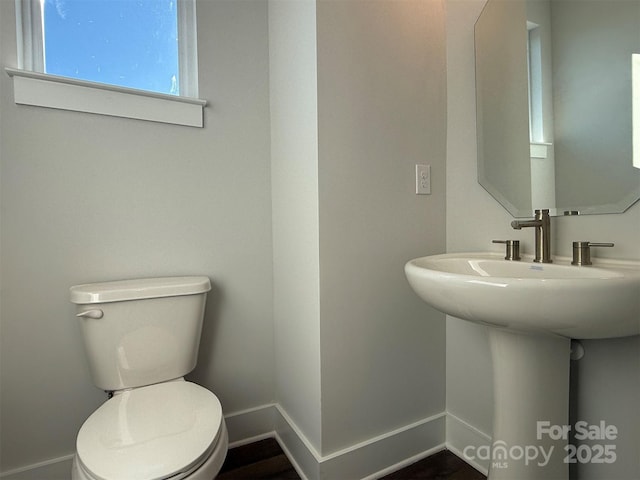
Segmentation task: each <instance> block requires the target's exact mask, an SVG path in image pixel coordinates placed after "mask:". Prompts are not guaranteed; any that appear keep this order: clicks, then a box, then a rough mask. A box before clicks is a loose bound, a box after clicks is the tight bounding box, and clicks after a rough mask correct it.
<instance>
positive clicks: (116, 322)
mask: <svg viewBox="0 0 640 480" xmlns="http://www.w3.org/2000/svg"><path fill="white" fill-rule="evenodd" d="M209 290H211V283H210V282H209V278H207V277H200V276H198V277H195V276H194V277H165V278H145V279H138V280H121V281H115V282H104V283H92V284H85V285H77V286H74V287H71V289H70V296H71V302H73V303H75V304H76V315H77V316H78V318H79V319H80V325H81V329H82V335H83V338H84V345H85V350H86V353H87V357H88V360H89V366H90V369H91V374H92V376H93V382H94V383H95V384H96V386H97V387H99V388H101V389H103V390H107V391H113V390H121V389H125V388H134V387H141V386H145V385H152V384H154V383H160V382H165V381H167V380H171V379H174V378H179V377H182V376H184V375H186V374H187V373H189V372H190V371H191V370H193V369H194V368H195V366H196V362H197V356H198V346H199V344H200V332H201V330H202V319H203V315H204V306H205V302H206V296H207V292H208V291H209Z"/></svg>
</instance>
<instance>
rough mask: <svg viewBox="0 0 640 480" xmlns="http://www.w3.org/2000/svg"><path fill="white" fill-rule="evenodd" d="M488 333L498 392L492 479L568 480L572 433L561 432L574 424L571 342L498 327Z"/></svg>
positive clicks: (495, 398)
mask: <svg viewBox="0 0 640 480" xmlns="http://www.w3.org/2000/svg"><path fill="white" fill-rule="evenodd" d="M489 335H490V336H489V338H490V344H491V355H492V361H493V392H494V411H493V412H494V413H493V440H492V447H491V450H492V451H491V453H492V455H491V463H490V467H489V479H490V480H541V479H545V480H568V478H569V465H568V464H567V463H565V462H564V458H565V456H566V455H567V452H566V450H565V447H566V445H567V440H566V438H567V437H568V434H567V436H565V435H563V434H562V433H561V430H562V429H563V428H564V426H566V425H568V424H569V354H570V349H571V343H570V340H569V339H568V338H563V337H555V336H550V335H549V336H547V335H536V334H532V335H529V334H523V333H516V332H512V331H507V330H500V329H498V328H490V334H489ZM565 431H566V430H565ZM563 437H564V438H563ZM554 438H555V440H554Z"/></svg>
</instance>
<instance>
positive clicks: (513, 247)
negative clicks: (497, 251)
mask: <svg viewBox="0 0 640 480" xmlns="http://www.w3.org/2000/svg"><path fill="white" fill-rule="evenodd" d="M491 243H504V244H505V246H506V250H505V257H504V259H505V260H520V240H492V241H491Z"/></svg>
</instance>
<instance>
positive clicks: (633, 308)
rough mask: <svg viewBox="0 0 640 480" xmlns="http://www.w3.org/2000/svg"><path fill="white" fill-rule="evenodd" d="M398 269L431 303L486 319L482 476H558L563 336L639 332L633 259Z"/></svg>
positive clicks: (454, 262) (563, 412) (430, 261)
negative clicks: (485, 471) (487, 405)
mask: <svg viewBox="0 0 640 480" xmlns="http://www.w3.org/2000/svg"><path fill="white" fill-rule="evenodd" d="M405 274H406V276H407V279H408V281H409V284H410V285H411V287H412V288H413V290H414V291H415V292H416V293H417V294H418V295H419V296H420V298H422V299H423V300H424V301H425V302H427V303H428V304H430V305H431V306H433V307H434V308H436V309H438V310H440V311H442V312H444V313H446V314H449V315H452V316H455V317H458V318H461V319H464V320H468V321H471V322H475V323H480V324H484V325H487V326H489V327H491V328H490V330H489V332H490V333H489V335H490V345H491V355H492V363H493V387H494V419H493V442H492V455H491V461H490V468H489V479H490V480H501V479H504V480H516V479H517V480H541V479H545V480H547V479H548V480H551V479H558V480H567V479H568V477H569V474H568V463H567V462H566V461H565V457H567V455H568V454H569V452H567V449H566V446H567V435H558V434H557V433H558V432H559V431H561V429H562V428H564V426H566V425H568V418H569V416H568V415H569V354H570V339H571V338H576V339H587V338H591V339H596V338H613V337H624V336H630V335H637V334H640V262H634V261H628V262H627V261H615V260H607V261H598V260H597V259H594V261H593V265H591V266H572V265H571V264H570V260H569V259H566V258H558V257H555V258H554V263H551V264H540V263H533V262H532V261H531V258H530V257H526V256H523V259H522V260H521V261H509V260H504V259H503V256H502V255H500V254H497V253H453V254H444V255H433V256H428V257H422V258H417V259H414V260H411V261H409V262H408V263H407V264H406V265H405ZM565 431H566V430H565Z"/></svg>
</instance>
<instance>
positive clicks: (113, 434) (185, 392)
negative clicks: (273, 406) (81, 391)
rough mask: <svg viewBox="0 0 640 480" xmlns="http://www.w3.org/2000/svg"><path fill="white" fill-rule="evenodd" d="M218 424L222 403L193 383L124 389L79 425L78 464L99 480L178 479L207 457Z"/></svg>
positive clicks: (213, 445)
mask: <svg viewBox="0 0 640 480" xmlns="http://www.w3.org/2000/svg"><path fill="white" fill-rule="evenodd" d="M222 423H223V418H222V406H221V405H220V401H219V400H218V399H217V397H216V396H215V395H214V394H213V393H212V392H210V391H209V390H207V389H205V388H203V387H201V386H199V385H196V384H194V383H191V382H186V381H173V382H166V383H160V384H156V385H150V386H147V387H141V388H136V389H133V390H127V391H124V392H122V393H120V394H117V395H115V396H114V397H113V398H111V399H109V400H107V401H106V402H105V403H104V404H103V405H102V406H100V408H98V409H97V410H96V411H95V412H94V413H93V414H92V415H91V416H90V417H89V418H88V419H87V420H86V421H85V423H84V425H82V427H81V428H80V432H79V433H78V439H77V444H76V449H77V459H78V462H79V463H80V465H81V467H82V469H83V470H84V471H85V472H86V473H87V474H89V475H91V477H94V478H96V479H99V480H121V479H126V478H136V479H139V480H161V479H167V478H171V480H174V479H175V480H178V479H181V478H184V477H187V476H188V475H190V474H191V473H192V472H193V471H195V470H196V469H197V468H198V467H200V465H201V464H202V463H204V462H205V461H206V460H207V458H208V457H209V456H210V455H211V453H212V452H213V450H214V449H215V447H216V444H217V443H218V440H219V438H220V435H221V430H222V428H221V426H222Z"/></svg>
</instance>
